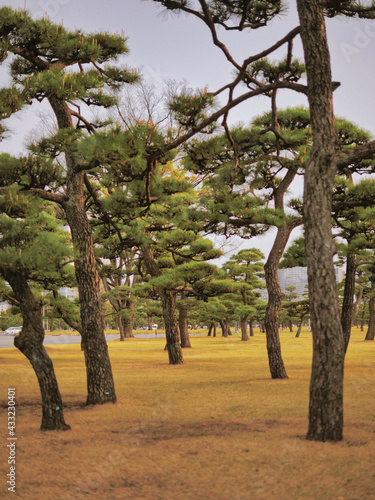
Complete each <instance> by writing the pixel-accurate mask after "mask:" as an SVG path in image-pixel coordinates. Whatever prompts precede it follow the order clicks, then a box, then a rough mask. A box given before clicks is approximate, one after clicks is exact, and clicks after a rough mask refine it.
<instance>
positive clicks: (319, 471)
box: [0, 329, 375, 500]
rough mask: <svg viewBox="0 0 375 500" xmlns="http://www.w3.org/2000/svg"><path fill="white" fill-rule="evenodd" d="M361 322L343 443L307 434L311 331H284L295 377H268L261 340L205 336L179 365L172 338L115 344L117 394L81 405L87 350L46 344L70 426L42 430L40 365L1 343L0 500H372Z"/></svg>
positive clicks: (371, 430)
mask: <svg viewBox="0 0 375 500" xmlns="http://www.w3.org/2000/svg"><path fill="white" fill-rule="evenodd" d="M363 338H364V333H363V332H359V331H358V330H356V329H354V330H353V332H352V339H351V342H350V346H349V350H348V354H347V360H346V377H345V430H344V440H343V441H342V442H340V443H336V444H332V443H315V442H310V441H306V440H305V434H306V431H307V410H308V392H309V377H310V366H311V350H312V349H311V344H312V342H311V334H310V333H309V332H307V331H304V332H303V333H302V335H301V337H300V338H299V339H295V338H294V334H291V333H289V332H287V331H282V332H281V339H282V350H283V357H284V362H285V364H286V368H287V372H288V375H289V379H288V380H271V379H270V375H269V370H268V362H267V353H266V347H265V336H264V334H260V333H259V332H257V331H256V336H255V337H254V338H252V339H251V340H250V341H248V342H241V341H240V336H239V334H236V335H233V336H232V337H230V338H229V339H223V338H221V337H217V338H209V337H205V336H199V337H194V338H192V344H193V348H192V349H185V350H184V358H185V364H184V365H180V366H169V365H168V357H167V353H166V352H164V350H163V348H164V342H165V339H163V338H152V339H128V340H126V341H125V342H120V341H118V340H115V341H112V342H109V344H108V345H109V350H110V356H111V360H112V366H113V371H114V376H115V383H116V390H117V397H118V402H117V404H115V405H112V404H109V405H103V406H99V407H98V406H97V407H85V406H84V405H83V403H84V401H85V396H86V395H85V385H86V383H85V368H84V361H83V354H82V352H81V351H80V346H79V345H78V344H70V345H61V346H47V350H48V352H49V354H50V356H51V358H52V359H53V362H54V366H55V371H56V374H57V378H58V381H59V385H60V391H61V393H62V397H63V401H64V404H65V405H66V407H65V417H66V421H67V423H69V424H70V425H71V426H72V430H70V431H66V432H46V433H42V432H41V431H40V430H39V426H40V422H41V408H40V396H39V389H38V385H37V382H36V378H35V376H34V373H33V370H32V368H31V366H30V364H29V363H28V361H27V360H26V358H25V357H24V356H23V355H22V354H20V353H19V352H18V351H17V350H16V349H15V348H7V349H1V350H0V385H1V403H2V405H1V410H0V411H1V414H0V415H1V418H0V425H1V429H2V432H1V435H2V436H3V443H2V446H1V448H0V449H1V452H0V453H1V456H0V473H1V481H0V498H21V499H25V500H28V499H32V500H34V499H38V500H39V499H43V500H73V499H77V500H81V499H90V500H91V499H93V500H96V499H98V500H106V499H108V500H110V499H131V500H141V499H147V500H159V499H160V500H166V499H173V500H185V499H194V500H206V499H216V500H245V499H246V500H247V499H248V500H258V499H259V500H260V499H264V500H271V499H278V500H284V499H285V500H297V499H301V500H302V499H303V500H325V499H327V500H334V499H336V500H351V499H358V500H360V499H361V500H362V499H363V500H371V499H375V467H374V465H375V397H374V396H375V343H374V342H364V341H363ZM8 387H15V388H16V404H17V406H16V413H17V420H16V423H17V427H16V434H17V444H16V460H17V463H16V494H13V493H11V492H8V491H7V486H6V479H7V477H6V474H7V473H8V472H9V465H8V463H7V456H8V454H7V450H6V443H7V437H8V436H7V421H6V417H7V414H6V411H5V403H6V398H7V389H8Z"/></svg>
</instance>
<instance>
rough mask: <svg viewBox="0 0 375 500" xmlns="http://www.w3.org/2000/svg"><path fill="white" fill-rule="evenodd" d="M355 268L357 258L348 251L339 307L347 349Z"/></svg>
mask: <svg viewBox="0 0 375 500" xmlns="http://www.w3.org/2000/svg"><path fill="white" fill-rule="evenodd" d="M356 270H357V258H356V255H355V254H353V253H349V254H348V256H347V258H346V273H345V286H344V298H343V301H342V309H341V326H342V331H343V333H344V349H345V352H346V350H347V349H348V345H349V340H350V333H351V330H352V319H353V303H354V291H355V273H356Z"/></svg>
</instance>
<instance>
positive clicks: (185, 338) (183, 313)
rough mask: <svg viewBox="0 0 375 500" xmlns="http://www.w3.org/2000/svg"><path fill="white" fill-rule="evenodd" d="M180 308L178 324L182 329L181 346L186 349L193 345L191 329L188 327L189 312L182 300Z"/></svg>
mask: <svg viewBox="0 0 375 500" xmlns="http://www.w3.org/2000/svg"><path fill="white" fill-rule="evenodd" d="M181 300H184V297H182V298H181ZM178 310H179V316H178V326H179V329H180V338H181V347H182V348H183V349H184V348H188V347H191V343H190V337H189V329H188V312H187V308H186V307H184V305H183V303H182V302H181V301H180V303H179V306H178Z"/></svg>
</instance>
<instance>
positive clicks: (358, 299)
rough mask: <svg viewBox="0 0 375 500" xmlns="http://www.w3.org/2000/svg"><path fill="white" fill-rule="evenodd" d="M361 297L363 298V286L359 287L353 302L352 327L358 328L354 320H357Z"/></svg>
mask: <svg viewBox="0 0 375 500" xmlns="http://www.w3.org/2000/svg"><path fill="white" fill-rule="evenodd" d="M362 297H363V286H360V287H359V290H358V293H357V297H356V300H355V304H354V307H353V317H352V326H358V323H357V321H356V320H357V316H358V312H359V308H360V306H361V302H362Z"/></svg>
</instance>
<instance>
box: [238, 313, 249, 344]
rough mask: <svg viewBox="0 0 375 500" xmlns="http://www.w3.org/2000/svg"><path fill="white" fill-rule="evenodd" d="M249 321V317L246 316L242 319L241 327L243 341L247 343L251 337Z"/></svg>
mask: <svg viewBox="0 0 375 500" xmlns="http://www.w3.org/2000/svg"><path fill="white" fill-rule="evenodd" d="M248 319H249V315H247V316H244V317H243V318H240V325H241V341H247V340H249V336H248V334H247V322H248Z"/></svg>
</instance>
